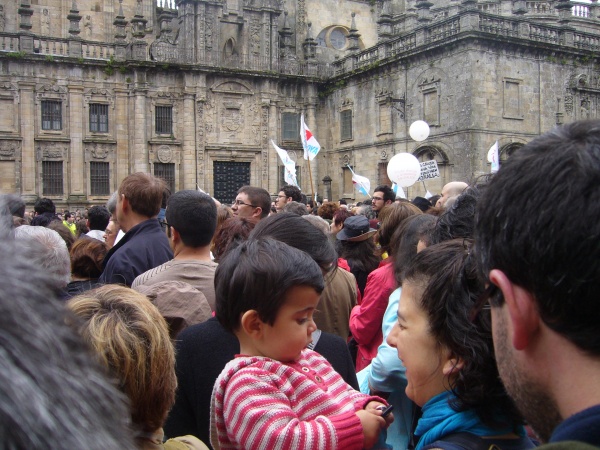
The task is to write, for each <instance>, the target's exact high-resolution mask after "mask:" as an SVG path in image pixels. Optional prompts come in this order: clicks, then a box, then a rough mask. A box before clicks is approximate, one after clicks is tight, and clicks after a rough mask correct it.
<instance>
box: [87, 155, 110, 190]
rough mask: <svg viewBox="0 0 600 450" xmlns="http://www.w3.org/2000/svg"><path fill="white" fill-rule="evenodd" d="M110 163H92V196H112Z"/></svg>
mask: <svg viewBox="0 0 600 450" xmlns="http://www.w3.org/2000/svg"><path fill="white" fill-rule="evenodd" d="M109 169H110V163H107V162H90V187H91V191H92V195H110V173H109Z"/></svg>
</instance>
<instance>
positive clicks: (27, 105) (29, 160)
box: [19, 81, 38, 203]
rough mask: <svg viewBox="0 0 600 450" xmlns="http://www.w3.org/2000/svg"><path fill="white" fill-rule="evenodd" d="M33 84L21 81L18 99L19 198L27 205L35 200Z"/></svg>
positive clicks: (34, 111)
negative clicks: (19, 109) (19, 139)
mask: <svg viewBox="0 0 600 450" xmlns="http://www.w3.org/2000/svg"><path fill="white" fill-rule="evenodd" d="M34 89H35V84H34V83H30V82H26V81H22V82H20V83H19V97H20V102H21V104H20V108H21V116H20V120H21V123H20V124H19V129H20V130H21V137H22V138H23V140H22V141H21V174H20V177H21V197H22V198H23V200H25V201H26V202H27V203H34V202H35V201H36V200H37V198H38V195H37V190H36V179H37V167H36V155H35V139H34V137H35V124H36V123H37V122H38V121H36V120H35V114H36V108H35V93H34Z"/></svg>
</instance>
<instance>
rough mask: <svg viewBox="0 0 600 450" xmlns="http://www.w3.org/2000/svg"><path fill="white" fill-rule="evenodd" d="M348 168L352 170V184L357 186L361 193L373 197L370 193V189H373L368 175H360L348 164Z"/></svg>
mask: <svg viewBox="0 0 600 450" xmlns="http://www.w3.org/2000/svg"><path fill="white" fill-rule="evenodd" d="M348 169H350V172H352V184H354V185H355V186H356V188H357V189H358V191H359V192H360V193H361V194H363V195H368V196H369V197H371V194H369V191H370V190H371V182H370V181H369V179H368V178H366V177H361V176H360V175H356V174H355V173H354V170H352V167H350V166H348Z"/></svg>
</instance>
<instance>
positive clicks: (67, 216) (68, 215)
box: [63, 211, 73, 220]
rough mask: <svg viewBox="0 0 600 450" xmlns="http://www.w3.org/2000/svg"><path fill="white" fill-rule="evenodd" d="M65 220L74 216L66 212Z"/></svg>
mask: <svg viewBox="0 0 600 450" xmlns="http://www.w3.org/2000/svg"><path fill="white" fill-rule="evenodd" d="M63 216H64V218H65V220H67V219H68V218H69V217H73V214H71V213H70V212H69V211H65V212H64V214H63Z"/></svg>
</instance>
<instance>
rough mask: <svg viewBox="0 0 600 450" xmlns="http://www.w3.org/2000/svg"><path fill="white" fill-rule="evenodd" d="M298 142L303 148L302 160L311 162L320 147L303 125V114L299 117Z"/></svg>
mask: <svg viewBox="0 0 600 450" xmlns="http://www.w3.org/2000/svg"><path fill="white" fill-rule="evenodd" d="M300 140H301V141H302V148H304V159H308V160H309V161H312V160H313V159H315V156H317V153H319V150H321V146H320V145H319V143H318V142H317V140H316V139H315V137H314V136H313V134H312V133H311V132H310V130H309V129H308V127H307V126H306V124H305V123H304V114H302V115H301V116H300Z"/></svg>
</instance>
